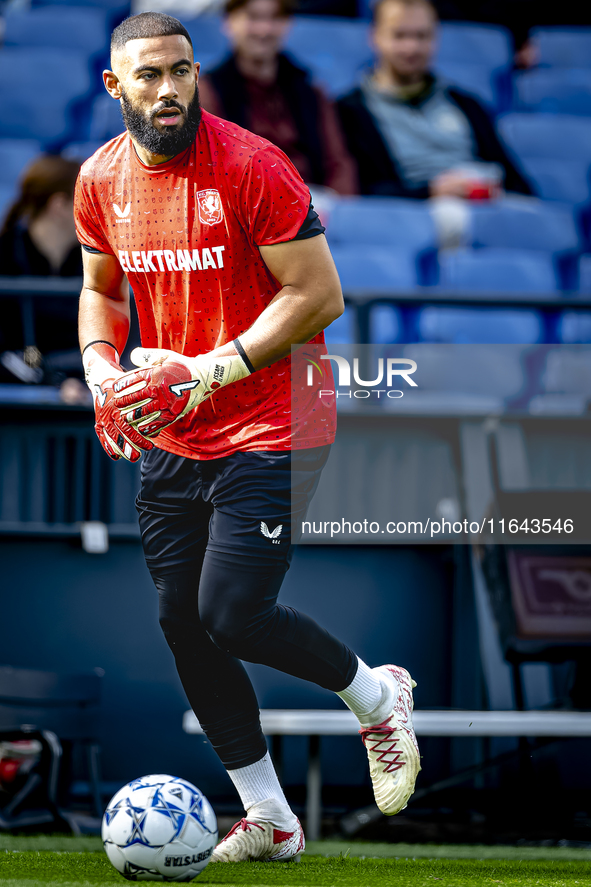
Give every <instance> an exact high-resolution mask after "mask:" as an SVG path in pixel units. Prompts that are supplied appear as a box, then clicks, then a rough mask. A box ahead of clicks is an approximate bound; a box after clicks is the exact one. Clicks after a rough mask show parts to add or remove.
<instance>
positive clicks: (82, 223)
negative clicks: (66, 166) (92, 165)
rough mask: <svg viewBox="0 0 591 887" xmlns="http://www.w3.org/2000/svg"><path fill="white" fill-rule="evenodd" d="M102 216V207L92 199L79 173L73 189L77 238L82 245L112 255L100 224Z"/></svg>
mask: <svg viewBox="0 0 591 887" xmlns="http://www.w3.org/2000/svg"><path fill="white" fill-rule="evenodd" d="M102 218H103V213H102V209H101V208H100V206H98V205H97V203H96V201H95V200H94V195H93V192H92V190H91V187H90V185H89V183H88V182H86V181H85V180H84V179H83V177H82V175H79V176H78V180H77V182H76V189H75V191H74V219H75V221H76V234H77V236H78V240H79V241H80V243H81V244H82V245H83V246H90V247H91V248H92V249H97V250H98V251H99V252H101V253H108V254H109V255H114V252H113V249H112V248H111V245H110V244H109V241H108V240H107V238H106V236H105V232H104V230H103V228H102V226H101V219H102Z"/></svg>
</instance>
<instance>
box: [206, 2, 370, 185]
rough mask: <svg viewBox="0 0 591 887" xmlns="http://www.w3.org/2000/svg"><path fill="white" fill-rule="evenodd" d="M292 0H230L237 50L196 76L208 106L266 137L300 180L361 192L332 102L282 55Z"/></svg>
mask: <svg viewBox="0 0 591 887" xmlns="http://www.w3.org/2000/svg"><path fill="white" fill-rule="evenodd" d="M293 5H294V4H293V0H228V2H227V3H226V13H225V22H224V27H225V29H226V32H227V34H228V36H229V38H230V40H231V42H232V45H233V48H234V52H233V54H232V55H231V56H230V58H228V59H227V60H226V61H224V62H223V63H222V64H221V65H219V66H218V67H217V68H215V69H214V70H213V71H210V72H209V73H208V74H206V75H205V76H204V77H202V78H201V80H200V81H199V89H200V94H201V103H202V105H203V107H204V108H205V109H206V110H207V111H211V113H213V114H216V115H218V116H219V117H225V118H226V119H228V120H232V121H233V122H234V123H237V124H238V125H239V126H244V127H245V128H246V129H249V130H250V131H251V132H254V133H256V134H257V135H260V136H262V137H263V138H266V139H269V141H271V142H273V143H274V144H275V145H277V146H278V147H279V148H281V149H282V150H283V151H285V153H286V154H287V156H288V157H289V158H290V160H291V161H292V163H293V164H294V166H295V167H296V169H297V170H298V172H299V173H300V175H301V176H302V178H303V179H304V180H305V181H306V182H308V183H309V184H312V185H322V186H325V187H328V188H333V189H334V190H335V191H338V192H339V193H341V194H354V193H355V192H356V190H357V182H356V176H355V164H354V163H353V161H352V159H351V157H350V156H349V154H348V153H347V150H346V147H345V143H344V139H343V135H342V132H341V129H340V126H339V122H338V117H337V114H336V111H335V108H334V106H333V104H332V103H331V102H330V101H329V100H328V99H327V98H326V96H325V95H324V94H323V93H322V92H321V91H320V89H318V88H317V87H315V86H312V85H311V83H310V80H309V75H308V73H307V72H306V71H304V70H303V69H302V68H299V67H298V66H297V65H295V64H294V63H293V62H292V61H291V60H290V59H289V58H288V57H287V56H286V55H284V54H283V53H282V52H281V47H282V44H283V40H284V38H285V35H286V33H287V31H288V28H289V24H290V16H291V12H292V9H293Z"/></svg>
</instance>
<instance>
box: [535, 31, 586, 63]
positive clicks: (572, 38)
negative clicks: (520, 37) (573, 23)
mask: <svg viewBox="0 0 591 887" xmlns="http://www.w3.org/2000/svg"><path fill="white" fill-rule="evenodd" d="M531 37H532V39H533V40H534V41H535V43H536V44H537V46H538V51H539V53H540V64H541V65H542V66H543V67H545V68H547V67H550V68H591V28H582V27H577V28H535V29H534V30H533V31H532V32H531Z"/></svg>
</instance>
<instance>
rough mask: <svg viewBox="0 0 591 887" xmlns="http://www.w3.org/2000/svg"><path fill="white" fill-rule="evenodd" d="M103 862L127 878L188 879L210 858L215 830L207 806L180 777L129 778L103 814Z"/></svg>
mask: <svg viewBox="0 0 591 887" xmlns="http://www.w3.org/2000/svg"><path fill="white" fill-rule="evenodd" d="M101 834H102V839H103V844H104V847H105V851H106V853H107V856H108V857H109V860H110V861H111V862H112V864H113V865H114V866H115V868H116V869H117V871H118V872H121V874H122V875H123V877H124V878H127V880H128V881H191V880H192V879H193V878H194V877H195V876H196V875H198V874H199V873H200V872H201V871H203V869H204V868H205V866H206V865H207V863H208V862H209V860H210V858H211V854H212V853H213V850H214V847H215V845H216V842H217V837H218V829H217V821H216V818H215V813H214V812H213V810H212V808H211V804H210V803H209V801H208V800H207V798H206V797H205V795H202V794H201V792H200V791H199V789H198V788H196V787H195V786H194V785H191V783H190V782H187V781H186V780H185V779H178V778H176V777H175V776H165V775H163V774H157V775H155V776H142V777H140V779H134V780H133V782H130V783H128V785H125V786H124V787H123V788H122V789H119V791H118V792H117V794H116V795H113V797H112V798H111V800H110V801H109V803H108V805H107V809H106V811H105V815H104V816H103V826H102V831H101Z"/></svg>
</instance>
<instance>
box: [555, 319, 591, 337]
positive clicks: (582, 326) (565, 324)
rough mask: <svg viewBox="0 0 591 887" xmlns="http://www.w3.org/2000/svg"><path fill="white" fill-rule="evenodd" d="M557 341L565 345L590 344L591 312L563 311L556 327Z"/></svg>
mask: <svg viewBox="0 0 591 887" xmlns="http://www.w3.org/2000/svg"><path fill="white" fill-rule="evenodd" d="M558 339H559V341H560V342H564V344H566V345H589V344H591V311H565V312H564V313H563V315H562V317H561V318H560V322H559V325H558Z"/></svg>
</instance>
